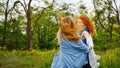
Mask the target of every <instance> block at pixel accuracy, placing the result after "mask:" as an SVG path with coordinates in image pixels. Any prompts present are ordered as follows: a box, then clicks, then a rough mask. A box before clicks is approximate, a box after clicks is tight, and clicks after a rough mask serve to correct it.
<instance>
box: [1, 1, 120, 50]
mask: <svg viewBox="0 0 120 68" xmlns="http://www.w3.org/2000/svg"><path fill="white" fill-rule="evenodd" d="M41 4H42V5H41ZM76 4H77V5H76ZM76 4H74V3H72V2H69V3H66V2H64V1H62V2H61V4H60V3H59V2H58V1H56V0H51V1H47V0H36V1H34V0H29V1H26V0H16V1H12V0H6V1H1V2H0V15H1V17H2V18H1V19H0V46H6V47H7V48H8V49H28V50H31V49H32V48H40V49H51V48H54V47H56V45H57V41H56V40H54V39H55V37H56V33H57V30H58V26H57V17H56V13H57V12H61V13H62V15H63V16H66V15H72V16H73V17H74V16H76V15H79V14H84V15H87V16H88V17H89V18H90V16H92V17H93V20H92V21H93V22H94V24H95V26H96V28H97V29H96V35H95V37H94V40H95V44H98V45H99V42H102V44H100V45H104V44H106V42H108V40H109V41H110V42H115V41H117V43H116V44H119V43H120V25H119V21H120V19H119V14H120V12H119V10H120V8H119V5H116V1H115V0H113V1H112V0H98V1H95V0H93V5H94V6H93V7H94V10H92V13H89V12H88V11H89V10H90V9H88V8H87V7H86V5H85V3H84V2H83V1H82V0H80V1H76ZM75 7H76V8H77V9H76V8H75ZM103 39H104V40H105V41H103ZM26 42H27V43H26ZM110 45H111V46H112V44H109V45H108V44H107V45H106V46H103V48H102V47H101V46H97V47H96V48H101V49H104V48H107V47H108V46H110ZM104 50H106V49H104Z"/></svg>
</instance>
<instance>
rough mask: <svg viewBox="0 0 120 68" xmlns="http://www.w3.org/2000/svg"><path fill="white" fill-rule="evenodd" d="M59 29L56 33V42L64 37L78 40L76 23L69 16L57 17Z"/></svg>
mask: <svg viewBox="0 0 120 68" xmlns="http://www.w3.org/2000/svg"><path fill="white" fill-rule="evenodd" d="M59 19H60V20H59V23H58V24H59V30H58V33H57V38H58V43H60V40H61V39H62V38H63V37H65V38H66V39H68V40H75V41H79V40H80V37H78V35H77V33H78V29H77V28H76V26H77V23H75V22H74V21H73V19H72V17H70V16H65V17H64V18H59Z"/></svg>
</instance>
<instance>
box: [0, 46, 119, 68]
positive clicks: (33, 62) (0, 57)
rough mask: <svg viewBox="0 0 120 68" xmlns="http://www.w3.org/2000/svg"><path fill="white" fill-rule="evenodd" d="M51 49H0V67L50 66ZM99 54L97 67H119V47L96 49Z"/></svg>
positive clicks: (31, 67)
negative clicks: (104, 49) (103, 49)
mask: <svg viewBox="0 0 120 68" xmlns="http://www.w3.org/2000/svg"><path fill="white" fill-rule="evenodd" d="M56 52H57V50H56V49H53V50H46V51H40V50H32V51H16V50H13V51H6V50H5V51H3V50H1V51H0V68H50V66H51V63H52V59H53V56H54V54H55V53H56ZM96 53H97V54H99V55H100V56H101V59H100V61H99V62H100V67H99V68H120V54H119V53H120V48H115V49H110V50H107V51H105V52H102V51H96Z"/></svg>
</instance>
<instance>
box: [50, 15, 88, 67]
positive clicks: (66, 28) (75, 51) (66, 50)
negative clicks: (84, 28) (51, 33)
mask: <svg viewBox="0 0 120 68" xmlns="http://www.w3.org/2000/svg"><path fill="white" fill-rule="evenodd" d="M58 19H59V30H58V34H57V35H58V37H57V38H58V41H59V45H60V50H59V52H58V54H56V55H55V56H54V58H53V62H52V65H51V68H82V67H83V66H84V65H86V64H87V63H88V61H87V60H86V57H85V56H86V53H88V52H89V48H88V47H87V46H86V45H85V44H84V43H83V42H82V41H81V38H80V37H79V36H78V34H77V33H78V28H77V27H76V26H77V23H75V22H73V19H72V17H70V16H65V17H61V16H60V15H58Z"/></svg>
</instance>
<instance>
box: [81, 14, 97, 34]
mask: <svg viewBox="0 0 120 68" xmlns="http://www.w3.org/2000/svg"><path fill="white" fill-rule="evenodd" d="M79 19H81V20H82V22H83V24H85V25H86V26H87V29H88V30H89V33H90V34H92V35H94V32H95V27H94V25H93V24H92V22H91V21H90V20H89V19H88V17H86V16H80V17H79Z"/></svg>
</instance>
